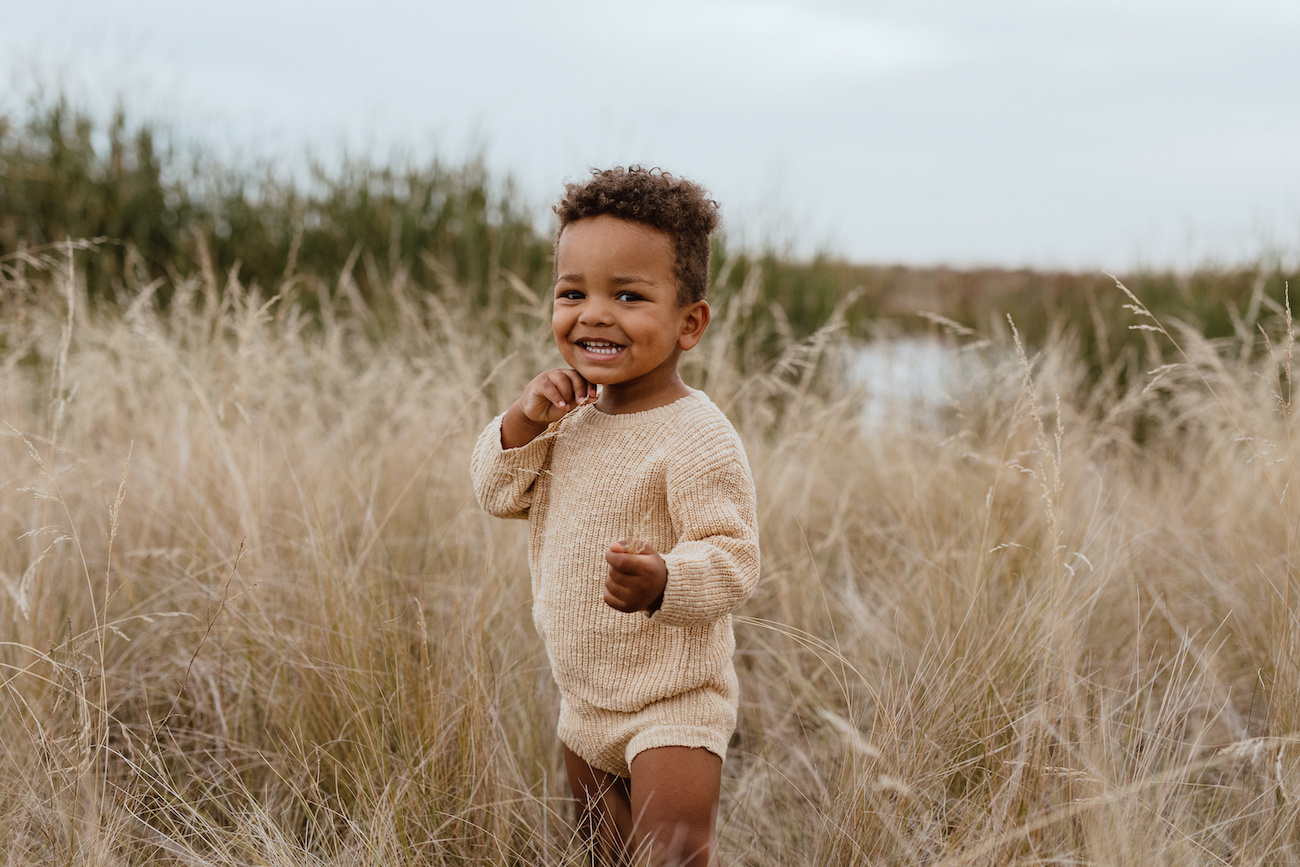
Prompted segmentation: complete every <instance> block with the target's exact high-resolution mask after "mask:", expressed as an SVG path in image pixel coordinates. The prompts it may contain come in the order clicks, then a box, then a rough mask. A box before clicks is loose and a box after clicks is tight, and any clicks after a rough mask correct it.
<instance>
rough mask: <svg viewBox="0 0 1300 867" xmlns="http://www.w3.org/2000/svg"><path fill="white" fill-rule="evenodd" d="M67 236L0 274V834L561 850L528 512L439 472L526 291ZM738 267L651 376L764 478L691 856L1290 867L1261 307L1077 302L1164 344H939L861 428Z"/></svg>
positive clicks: (524, 358) (159, 846) (1278, 387)
mask: <svg viewBox="0 0 1300 867" xmlns="http://www.w3.org/2000/svg"><path fill="white" fill-rule="evenodd" d="M105 255H109V253H106V252H105V251H104V250H102V249H100V250H96V249H93V248H88V247H87V245H80V244H75V243H69V244H65V245H54V246H52V247H48V248H44V249H43V250H34V249H29V250H27V251H26V252H24V253H21V254H17V255H10V256H8V257H7V258H5V259H4V260H3V262H0V265H2V268H0V539H3V545H0V584H2V585H3V588H2V591H0V851H3V852H5V853H7V855H6V860H5V863H6V864H12V865H38V864H39V865H129V864H175V865H199V864H203V865H252V864H259V865H286V867H287V865H303V864H314V865H349V867H350V865H360V864H383V865H391V864H411V865H442V864H517V865H579V864H583V863H585V860H584V858H585V856H584V854H583V852H584V850H583V844H582V841H581V840H579V839H576V838H575V836H574V831H573V829H572V826H571V824H570V811H569V806H568V802H567V797H568V795H567V785H566V783H565V782H564V778H563V773H562V767H561V762H560V754H559V748H558V745H557V742H556V740H555V737H554V734H553V720H554V717H555V715H556V711H557V697H556V694H555V691H554V688H553V685H552V683H551V681H550V675H549V672H548V670H547V665H546V660H545V656H544V653H543V651H542V648H541V645H540V642H539V639H538V638H537V637H536V635H535V634H534V632H533V628H532V625H531V621H530V613H529V612H530V606H529V601H528V598H527V587H528V582H527V567H526V557H525V553H526V552H525V538H524V527H523V525H522V523H519V522H509V521H501V520H496V519H492V518H489V517H488V516H486V515H485V514H484V513H482V512H481V510H480V509H479V508H478V506H477V505H476V503H475V502H474V499H473V495H472V493H471V491H470V486H469V478H468V469H467V463H468V453H469V450H470V448H471V446H472V443H473V439H474V437H475V435H476V433H477V432H478V431H479V430H480V429H481V427H482V426H483V425H484V424H485V423H486V422H487V421H488V419H489V418H491V416H492V415H493V414H495V413H496V412H497V411H499V410H500V409H501V408H503V407H504V406H505V405H506V404H507V403H508V402H509V401H510V400H511V399H512V398H513V396H514V395H515V394H516V393H517V391H518V390H519V389H520V388H521V387H522V385H523V383H524V382H526V381H527V380H528V379H529V378H530V377H531V376H532V375H533V374H534V373H535V372H536V371H537V370H539V369H541V368H542V367H543V366H548V365H550V364H552V363H553V361H554V360H555V357H556V356H555V355H554V350H553V348H552V347H551V345H550V339H549V329H548V327H547V324H546V320H547V318H548V312H547V310H546V307H545V305H544V304H543V303H541V302H540V301H538V299H536V298H535V297H530V295H529V292H530V290H529V288H528V287H527V286H524V285H519V284H518V283H517V282H512V281H511V280H510V279H509V278H508V277H507V276H504V275H500V274H498V275H497V277H496V279H495V281H489V282H487V283H486V284H484V286H485V290H484V291H486V292H487V293H488V295H489V296H492V294H493V293H496V297H498V298H501V297H510V298H513V299H515V302H514V304H513V306H512V308H511V310H512V314H511V315H510V316H509V317H501V316H497V315H494V313H493V307H492V305H491V304H487V305H484V304H483V303H481V299H476V298H475V297H474V296H475V295H477V294H481V293H476V292H469V291H466V292H463V293H457V292H456V291H453V290H454V281H453V280H451V278H449V282H448V284H447V286H448V287H451V288H449V289H447V291H443V292H440V293H437V294H435V293H429V292H420V291H416V290H415V289H414V288H413V287H412V285H411V283H410V282H409V281H408V279H407V278H405V277H404V276H403V274H402V272H401V271H400V269H399V270H398V271H397V272H396V273H395V274H393V275H390V276H388V277H387V278H386V282H385V283H384V285H383V286H382V289H383V291H382V293H380V295H379V296H378V297H380V298H382V303H381V302H379V301H375V300H372V299H368V298H363V297H362V293H360V292H357V291H354V290H352V289H350V288H349V283H348V281H347V280H346V279H340V280H339V281H338V283H337V284H336V285H335V286H333V287H330V288H332V289H333V290H335V291H333V292H331V291H317V290H318V289H319V288H320V287H319V286H317V285H314V284H313V283H312V281H311V280H307V279H304V278H300V277H299V276H298V275H296V274H294V273H293V272H292V269H286V271H285V275H284V279H283V281H281V282H279V283H276V284H273V285H272V286H271V288H270V289H268V290H258V289H256V288H249V287H248V286H247V285H245V284H244V283H243V282H241V281H240V279H239V278H238V276H237V275H236V276H231V275H228V274H223V275H222V276H220V277H218V276H216V274H217V272H215V271H214V270H212V269H207V270H203V269H198V270H196V272H195V276H180V275H176V276H175V278H174V280H173V282H172V283H170V284H169V285H168V287H167V290H168V292H167V294H168V301H167V303H166V304H162V303H160V300H159V294H158V293H157V292H156V291H155V290H156V289H157V285H156V284H154V283H147V282H144V283H137V284H130V283H129V282H128V283H127V284H125V285H126V286H129V287H130V288H126V289H123V290H122V291H121V292H120V293H118V294H119V297H118V298H117V299H116V300H115V301H112V302H110V301H107V300H104V299H97V300H92V299H91V298H89V297H88V296H87V294H86V292H85V289H84V279H83V278H84V275H85V273H86V272H87V269H88V268H92V266H93V263H94V262H95V259H96V257H99V256H105ZM741 276H742V275H740V274H739V272H737V273H735V274H733V275H731V276H730V277H729V276H728V275H724V279H734V280H735V281H736V282H735V283H734V285H729V286H723V287H720V288H719V291H718V297H719V298H720V299H725V301H722V302H720V304H719V309H717V310H716V311H715V320H714V324H713V326H712V328H711V331H710V333H709V334H708V335H707V336H706V338H705V341H704V343H703V344H702V345H701V346H700V347H699V348H697V349H696V350H695V351H693V352H692V353H690V354H689V355H688V356H687V362H688V363H687V367H686V370H685V373H686V375H687V378H688V380H689V381H690V382H692V383H693V384H696V385H700V386H702V387H704V388H706V389H707V390H708V391H709V392H710V394H711V395H712V396H713V398H714V399H715V400H716V401H717V402H718V403H719V404H720V405H721V406H722V407H724V409H725V410H726V411H727V412H728V414H729V415H730V416H731V418H732V419H733V420H734V421H735V423H736V425H737V427H738V428H739V430H740V431H741V433H742V436H743V437H744V439H745V442H746V446H747V449H748V452H749V457H750V461H751V464H752V467H753V470H754V474H755V479H756V482H757V485H758V490H759V496H760V521H761V530H762V546H763V579H762V583H761V585H760V588H759V590H758V592H757V594H756V595H755V597H754V598H752V599H751V600H750V601H749V602H748V603H746V605H745V606H744V607H743V608H742V610H741V611H740V616H739V618H738V622H737V640H738V647H739V649H738V656H737V661H738V671H739V674H740V679H741V688H742V704H741V715H740V724H739V731H738V733H737V738H736V741H735V744H734V747H733V749H732V752H731V755H730V757H729V759H728V762H727V765H726V768H725V771H724V774H725V776H724V792H723V801H722V808H721V830H720V833H721V845H722V851H723V854H724V857H725V859H726V862H727V863H731V864H745V865H799V864H809V865H828V864H877V863H878V864H898V865H921V864H926V865H934V864H944V865H957V864H962V865H982V864H987V865H995V864H998V865H1001V864H1025V865H1028V864H1083V863H1088V864H1117V865H1118V864H1175V863H1177V864H1207V865H1209V864H1242V865H1256V864H1258V865H1263V864H1270V865H1274V864H1300V620H1298V619H1297V593H1298V592H1300V578H1298V577H1297V575H1296V557H1297V531H1298V529H1300V523H1298V521H1300V506H1298V505H1297V502H1296V499H1297V493H1300V492H1292V491H1291V488H1292V487H1293V483H1294V482H1295V481H1296V478H1297V455H1296V454H1295V451H1294V446H1293V444H1292V435H1293V432H1294V429H1295V424H1294V422H1293V419H1292V404H1291V402H1292V380H1291V375H1292V367H1293V364H1292V348H1293V327H1292V323H1291V317H1290V313H1289V309H1286V308H1282V307H1279V306H1278V305H1277V304H1276V303H1275V302H1273V301H1272V300H1270V298H1269V297H1268V296H1266V295H1265V294H1264V293H1263V292H1262V290H1257V291H1256V293H1255V294H1254V295H1253V296H1252V299H1253V300H1252V302H1251V303H1250V304H1248V305H1243V308H1242V309H1243V310H1245V311H1246V313H1245V314H1244V315H1243V316H1240V317H1238V320H1239V323H1240V326H1241V327H1240V328H1238V329H1237V330H1236V337H1234V338H1230V339H1225V340H1219V341H1209V340H1206V339H1205V338H1204V337H1203V336H1202V335H1201V334H1200V333H1198V332H1197V331H1196V330H1195V329H1192V328H1181V327H1179V326H1178V325H1177V323H1175V322H1173V321H1165V320H1163V319H1156V318H1153V317H1151V316H1150V315H1148V314H1147V313H1146V311H1145V309H1144V308H1143V306H1142V302H1141V301H1140V300H1139V299H1133V298H1129V297H1127V296H1126V295H1125V294H1124V292H1123V290H1122V289H1120V288H1119V287H1112V288H1111V290H1110V292H1109V294H1108V295H1105V296H1103V297H1102V299H1101V301H1099V302H1098V303H1101V304H1104V305H1107V307H1108V309H1112V310H1114V311H1115V316H1116V320H1117V321H1127V322H1128V323H1130V324H1131V325H1132V326H1135V327H1137V328H1138V329H1140V331H1139V332H1135V333H1139V334H1140V335H1141V336H1142V337H1144V338H1149V339H1150V340H1152V341H1155V342H1157V343H1158V344H1159V345H1160V347H1161V350H1160V351H1161V352H1162V353H1167V357H1168V358H1170V359H1172V360H1171V362H1170V363H1169V364H1167V365H1165V366H1163V367H1161V368H1159V369H1156V370H1152V371H1146V370H1143V369H1141V368H1140V367H1134V366H1133V364H1132V359H1131V358H1130V359H1128V360H1127V361H1125V362H1124V364H1125V365H1127V366H1126V367H1125V368H1124V375H1119V373H1118V372H1117V370H1118V368H1117V366H1118V365H1119V364H1120V362H1118V361H1117V362H1115V365H1116V366H1115V367H1113V368H1112V369H1111V370H1112V372H1111V374H1108V375H1102V376H1100V377H1098V376H1096V375H1095V374H1094V372H1092V371H1090V369H1089V365H1087V364H1085V363H1083V362H1082V361H1081V360H1080V352H1079V351H1078V347H1077V345H1073V344H1071V343H1070V341H1069V340H1067V339H1065V338H1061V339H1057V340H1055V341H1051V342H1049V343H1047V344H1046V345H1045V346H1043V347H1041V348H1031V349H1018V348H1017V345H1016V343H1015V341H1014V336H1009V335H1010V331H1011V329H1010V326H1008V327H1007V328H1005V329H1003V330H1002V331H1000V332H999V333H998V334H994V335H992V336H990V337H989V338H987V339H986V338H984V337H982V336H981V335H979V334H974V333H965V332H961V329H956V332H955V333H954V334H953V336H952V338H951V339H953V340H954V341H955V342H957V343H958V344H959V345H960V346H961V351H963V352H969V353H984V354H987V355H988V357H989V358H990V359H991V360H992V362H993V363H992V366H991V368H990V370H991V373H989V374H987V375H986V376H985V378H983V379H982V380H981V381H980V382H977V383H974V384H973V386H972V387H971V388H970V389H968V390H967V391H965V392H964V393H963V394H962V395H961V396H960V397H959V398H958V399H956V400H954V402H953V403H952V405H951V406H950V407H949V409H948V411H947V412H946V414H945V416H944V418H943V420H942V421H941V422H939V423H937V424H936V423H930V424H928V425H925V426H917V427H905V426H898V427H885V428H872V429H870V430H864V429H863V428H862V427H861V426H860V425H859V424H858V418H859V414H858V405H859V398H860V395H857V394H855V393H854V391H853V389H852V388H850V387H847V386H846V385H845V384H844V383H843V382H842V381H841V379H840V375H841V371H840V368H839V364H840V359H842V357H843V356H842V350H843V347H844V343H843V342H844V340H845V337H844V332H843V329H839V328H837V325H836V322H835V320H834V319H833V318H832V319H831V320H829V321H827V322H826V324H825V325H824V327H822V328H821V329H819V330H817V331H815V332H814V333H813V334H812V335H811V336H810V337H806V338H802V339H796V336H794V335H792V334H790V333H789V332H788V331H784V330H782V328H780V327H778V326H779V325H780V322H781V319H780V316H779V315H778V316H776V317H775V318H770V319H769V320H765V321H771V322H774V323H775V324H774V325H773V326H772V331H771V333H770V334H759V335H755V334H752V333H746V334H744V335H742V334H741V333H740V331H739V328H740V325H739V323H749V324H748V325H747V326H746V327H747V328H750V327H752V323H753V322H754V321H755V317H754V316H753V315H751V313H752V311H751V310H750V309H748V308H749V307H750V306H751V305H753V304H754V302H755V299H757V298H760V297H762V286H761V281H762V279H763V276H762V274H761V272H760V270H759V269H757V268H751V269H747V270H746V271H745V273H744V274H743V278H744V279H743V281H742V280H741ZM271 292H274V293H276V294H277V295H278V296H279V297H278V300H275V301H273V300H272V299H271V297H270V293H271ZM1126 304H1127V305H1129V306H1130V309H1128V310H1125V309H1124V305H1126ZM309 308H310V309H312V310H317V313H318V318H317V315H308V314H307V313H306V312H304V311H305V310H307V309H309ZM1012 312H1014V311H1012ZM1058 333H1065V329H1058ZM742 336H743V337H744V338H746V339H741V338H742ZM760 347H761V350H762V351H761V353H760V351H759V348H760Z"/></svg>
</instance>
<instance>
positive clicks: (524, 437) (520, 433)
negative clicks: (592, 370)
mask: <svg viewBox="0 0 1300 867" xmlns="http://www.w3.org/2000/svg"><path fill="white" fill-rule="evenodd" d="M596 397H597V394H596V385H595V383H592V382H588V381H587V380H586V379H584V378H583V376H582V374H580V373H578V371H576V370H573V369H572V368H567V367H557V368H555V369H554V370H548V371H545V372H544V373H539V374H538V375H537V376H535V377H533V381H532V382H530V383H528V385H526V386H524V393H523V394H521V395H520V396H519V399H518V400H516V401H515V402H514V403H513V404H511V406H510V409H508V410H506V417H505V418H504V419H503V420H502V423H501V445H502V446H503V447H504V448H508V449H513V448H519V447H520V446H523V445H527V444H528V443H530V442H532V441H533V440H534V439H535V438H536V437H537V435H538V434H540V433H541V432H542V431H544V430H546V428H547V427H548V426H550V425H551V424H553V423H555V422H557V421H559V420H560V419H562V418H564V417H565V416H566V415H568V414H569V413H571V412H573V411H574V410H575V409H577V408H578V407H580V406H582V405H584V404H588V403H591V402H593V401H594V400H595V399H596Z"/></svg>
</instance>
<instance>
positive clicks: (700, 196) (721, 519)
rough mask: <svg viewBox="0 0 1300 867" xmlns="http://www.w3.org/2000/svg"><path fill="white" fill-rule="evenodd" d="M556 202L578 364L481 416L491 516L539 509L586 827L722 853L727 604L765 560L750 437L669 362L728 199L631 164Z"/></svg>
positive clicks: (732, 720) (538, 570)
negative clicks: (747, 446) (748, 453)
mask: <svg viewBox="0 0 1300 867" xmlns="http://www.w3.org/2000/svg"><path fill="white" fill-rule="evenodd" d="M555 212H556V214H558V215H559V219H560V228H559V232H558V235H557V237H556V243H555V291H554V307H553V313H552V318H551V327H552V330H553V331H554V334H555V343H556V345H557V346H558V347H559V350H560V354H561V356H563V358H564V361H565V362H566V363H567V364H568V365H569V366H568V367H567V368H557V369H554V370H548V371H546V372H544V373H542V374H539V375H538V376H537V377H536V378H535V379H533V381H532V382H530V383H529V384H528V385H527V387H525V388H524V391H523V394H522V395H520V397H519V399H518V400H516V401H515V402H514V403H513V404H511V405H510V408H509V409H507V410H506V411H505V413H504V414H503V415H501V416H499V417H498V418H496V419H495V420H494V421H493V422H492V423H491V424H490V425H488V427H487V429H486V430H484V431H483V433H482V435H480V437H479V439H478V442H477V444H476V446H475V448H474V455H473V458H472V460H471V472H472V475H473V480H474V490H475V492H476V493H477V495H478V499H479V502H480V503H481V504H482V506H483V508H484V509H486V510H487V511H488V512H490V513H491V514H493V515H497V516H499V517H505V518H527V519H528V542H529V545H528V561H529V569H530V571H531V573H532V591H533V620H534V622H535V623H536V625H537V629H538V631H539V632H540V634H541V636H542V639H543V641H544V643H545V645H546V651H547V655H548V656H549V657H550V661H551V668H552V672H553V674H554V677H555V682H556V684H558V686H559V688H560V720H559V737H560V740H561V742H562V743H563V746H564V762H565V767H566V769H567V771H568V776H569V783H570V785H571V786H572V788H573V794H574V797H575V798H576V799H577V801H578V807H579V814H580V817H581V818H582V820H583V822H584V824H585V825H586V827H587V828H588V829H589V830H591V831H594V832H595V833H596V834H597V835H598V841H600V843H601V845H603V847H604V849H605V852H606V853H607V857H612V858H621V857H622V855H621V854H620V853H628V852H633V851H636V852H640V853H646V852H648V853H649V854H650V858H651V860H652V862H653V863H656V864H689V865H697V864H698V865H712V864H716V863H717V855H716V848H717V846H716V827H715V825H716V814H717V806H718V795H719V789H720V786H721V775H722V761H723V758H724V757H725V755H726V750H727V742H728V740H729V739H730V737H731V734H732V732H733V730H734V729H735V725H736V707H737V684H736V674H735V670H734V668H733V666H732V653H733V651H734V650H735V638H734V636H733V634H732V628H731V616H730V613H731V611H732V610H733V609H734V608H735V607H736V606H737V605H739V604H740V603H741V602H742V601H743V600H744V599H745V597H746V596H748V595H749V593H750V592H751V591H752V590H753V589H754V585H755V584H756V583H757V582H758V571H759V557H758V528H757V518H756V514H755V513H756V508H755V498H754V483H753V479H752V478H751V476H750V472H749V467H748V464H747V462H746V458H745V452H744V449H743V447H742V445H741V442H740V438H739V437H738V436H737V435H736V432H735V430H734V429H733V428H732V426H731V424H730V423H729V422H728V421H727V419H726V417H725V416H724V415H723V414H722V412H721V410H719V409H718V408H717V407H716V406H715V405H714V404H713V403H712V402H711V401H710V400H709V399H708V397H706V396H705V395H704V393H703V392H700V391H697V390H694V389H691V388H689V387H687V386H686V385H685V384H684V383H683V382H682V379H681V377H680V376H679V375H678V372H677V361H678V358H679V357H680V355H681V353H682V352H684V351H686V350H689V349H691V348H692V347H694V346H695V345H696V344H697V343H698V342H699V340H700V337H701V336H702V335H703V334H704V330H705V328H707V327H708V324H709V305H708V302H707V301H705V300H704V295H705V290H706V288H707V285H708V277H709V235H710V233H711V232H712V231H713V229H714V228H715V227H716V226H717V223H718V213H717V205H716V204H715V203H714V202H712V201H711V200H710V199H709V198H708V195H707V193H706V192H705V191H704V190H703V189H701V188H700V187H698V186H697V185H695V184H693V183H691V182H689V181H686V180H682V179H679V178H675V177H673V176H671V175H669V174H667V173H663V172H660V171H658V170H645V169H641V168H639V167H632V168H630V169H622V168H615V169H610V170H608V171H597V172H593V176H592V178H591V180H589V181H587V182H586V183H582V184H569V185H568V186H567V187H566V192H565V195H564V197H563V199H562V200H561V201H560V203H559V204H558V205H557V206H556V207H555ZM638 857H642V856H641V855H639V856H638Z"/></svg>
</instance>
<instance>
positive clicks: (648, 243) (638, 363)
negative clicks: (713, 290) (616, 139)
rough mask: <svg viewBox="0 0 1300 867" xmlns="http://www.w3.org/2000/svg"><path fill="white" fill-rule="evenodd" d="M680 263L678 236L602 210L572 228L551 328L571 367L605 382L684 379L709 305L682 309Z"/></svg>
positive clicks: (643, 386) (643, 384)
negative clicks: (680, 368)
mask: <svg viewBox="0 0 1300 867" xmlns="http://www.w3.org/2000/svg"><path fill="white" fill-rule="evenodd" d="M675 261H676V255H675V251H674V249H673V243H672V239H671V238H669V236H668V235H667V234H665V233H664V232H661V231H659V230H657V229H653V228H651V227H649V226H645V225H642V224H640V223H633V222H629V221H627V220H621V219H619V218H618V217H612V216H608V215H602V216H599V217H588V218H586V219H582V220H578V221H576V222H573V223H570V224H569V225H568V226H566V227H565V228H564V231H563V232H562V233H561V235H560V241H559V244H558V245H557V247H556V251H555V272H556V281H555V302H554V307H553V312H552V315H551V327H552V329H553V330H554V332H555V343H556V345H557V346H558V347H559V349H560V354H561V355H563V356H564V360H565V361H566V362H567V363H568V364H569V366H570V367H572V368H573V369H574V370H576V371H578V373H580V374H582V376H583V377H585V378H586V379H587V381H588V382H593V383H596V384H598V385H605V386H619V387H624V386H636V387H637V389H638V391H645V392H653V391H654V390H655V389H656V388H661V387H662V388H667V387H669V386H670V385H671V384H672V383H679V382H680V380H678V379H677V357H678V355H679V354H680V353H681V350H683V349H690V348H691V347H693V346H694V345H695V344H696V343H697V342H698V341H699V339H700V336H701V334H702V333H703V331H704V325H707V323H708V312H707V311H708V305H707V304H706V303H705V302H703V301H697V302H694V303H692V304H686V305H683V306H678V303H677V277H676V276H675V274H674V273H673V265H674V263H675ZM701 307H702V308H704V312H703V314H702V315H701V313H700V312H699V308H701ZM701 318H702V319H703V322H700V320H701Z"/></svg>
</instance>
